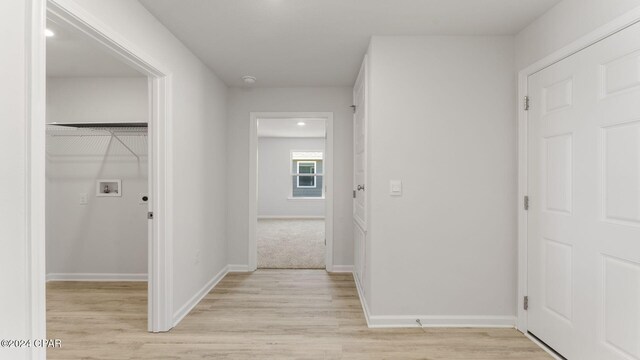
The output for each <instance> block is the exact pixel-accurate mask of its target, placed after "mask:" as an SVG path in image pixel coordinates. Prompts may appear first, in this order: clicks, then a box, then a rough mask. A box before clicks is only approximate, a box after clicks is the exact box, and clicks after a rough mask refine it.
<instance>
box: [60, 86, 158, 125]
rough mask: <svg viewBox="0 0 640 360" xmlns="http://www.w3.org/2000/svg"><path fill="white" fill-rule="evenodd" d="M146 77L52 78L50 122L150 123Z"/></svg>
mask: <svg viewBox="0 0 640 360" xmlns="http://www.w3.org/2000/svg"><path fill="white" fill-rule="evenodd" d="M147 87H148V80H147V77H146V76H145V77H126V78H123V77H104V78H94V77H71V78H62V77H49V78H47V122H48V123H52V122H89V121H90V122H147V121H148V119H149V118H148V112H149V97H148V91H147Z"/></svg>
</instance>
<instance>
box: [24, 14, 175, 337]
mask: <svg viewBox="0 0 640 360" xmlns="http://www.w3.org/2000/svg"><path fill="white" fill-rule="evenodd" d="M41 16H42V17H41V18H38V17H37V16H36V19H35V22H36V24H37V25H36V26H34V28H35V29H39V31H38V34H40V35H38V36H42V35H41V34H43V33H44V34H45V35H46V36H47V39H49V40H44V37H43V41H42V42H39V41H36V43H37V44H39V46H40V47H39V48H38V49H37V51H35V53H36V55H34V58H33V64H34V65H33V69H32V73H33V79H34V81H33V83H34V84H33V85H32V86H33V87H34V88H35V89H42V91H35V92H34V94H33V95H32V98H31V107H32V108H33V112H34V114H35V115H34V116H33V120H32V124H31V126H32V129H33V130H32V133H33V134H34V139H36V140H34V141H33V142H32V143H31V152H32V153H33V154H34V155H33V157H34V159H37V160H38V161H35V160H34V164H35V165H34V169H35V170H34V172H35V173H38V174H42V175H41V176H38V177H37V178H34V179H33V181H32V191H33V193H34V194H37V195H38V196H34V199H33V201H34V203H38V204H43V205H42V209H39V208H38V209H36V210H37V214H38V215H37V216H36V215H34V216H33V217H34V222H33V227H34V228H35V229H36V230H34V231H37V232H38V233H42V235H43V236H42V237H38V238H37V239H36V240H35V244H36V245H37V246H36V247H37V248H42V249H43V251H42V252H41V253H39V254H37V255H34V257H33V264H32V267H33V269H37V270H34V271H36V272H35V273H37V274H41V275H38V277H37V278H38V284H39V286H42V288H44V282H45V281H46V275H47V273H46V271H47V269H45V257H46V256H47V254H46V250H44V249H45V243H47V245H49V244H50V242H49V235H50V233H49V230H50V226H47V225H50V221H47V224H45V222H44V218H45V216H44V215H45V213H46V210H47V209H45V208H44V204H45V197H47V196H48V195H50V194H51V191H49V193H46V192H39V191H35V190H34V189H40V188H42V189H45V188H47V189H48V190H51V188H50V187H49V186H47V182H49V180H48V179H47V175H51V173H47V171H46V170H45V169H46V168H47V161H49V160H51V159H50V158H49V159H48V158H47V156H51V155H53V156H57V155H60V154H61V153H64V152H65V151H66V152H67V155H68V154H69V153H73V152H74V151H79V150H82V149H81V148H83V146H78V144H77V143H75V142H74V141H72V139H76V140H77V139H78V138H81V136H78V135H91V137H89V136H85V137H87V138H86V139H84V140H82V141H80V142H84V143H85V144H84V145H89V144H90V145H92V146H95V145H96V144H94V143H93V142H95V143H101V142H102V143H104V139H109V140H107V141H106V144H110V146H105V145H104V144H103V148H102V150H106V149H110V150H114V151H116V154H113V153H109V155H121V154H125V153H126V154H127V155H126V156H134V157H135V156H137V158H136V160H135V163H136V171H138V174H139V175H140V177H139V178H138V179H137V180H136V181H134V182H131V183H129V181H123V179H121V178H111V177H110V178H100V179H94V180H95V182H94V183H93V184H92V187H91V189H89V188H86V190H84V191H81V192H77V191H75V190H74V192H73V193H69V194H68V198H66V199H65V200H68V201H69V202H70V203H73V204H74V206H80V207H81V206H85V207H86V206H87V205H89V202H91V201H97V200H96V199H97V198H98V197H104V198H107V197H111V200H112V201H114V200H116V199H115V198H117V197H120V198H122V197H124V194H129V193H128V192H127V189H129V191H131V195H133V196H132V197H131V199H128V200H127V201H132V202H135V205H136V210H137V211H140V212H141V213H142V215H143V221H144V225H142V226H137V229H138V230H137V232H138V234H141V233H143V235H142V237H143V239H142V240H141V241H140V243H139V244H137V246H138V253H140V254H138V256H137V257H136V259H137V261H138V264H136V265H135V266H136V267H135V271H134V272H132V273H127V275H125V276H123V277H122V278H121V279H119V280H142V281H144V282H145V287H146V288H147V299H146V301H145V303H144V307H145V308H146V319H147V322H146V326H145V325H143V326H142V328H143V329H144V328H146V329H147V330H148V331H151V332H161V331H168V330H170V329H171V328H172V327H173V313H172V306H171V299H172V294H171V288H172V281H171V280H172V279H171V276H170V274H171V259H172V258H171V249H172V244H171V239H172V238H171V236H169V235H170V233H167V231H165V229H167V228H170V226H171V200H172V191H171V188H170V186H168V185H170V184H167V182H166V176H167V175H170V171H171V161H170V160H171V158H170V156H169V154H170V153H171V143H170V142H169V141H168V139H167V135H166V134H167V132H166V128H167V124H168V123H169V113H168V112H167V109H168V101H169V97H168V96H167V89H168V83H169V81H170V77H169V76H167V75H166V74H168V72H167V71H166V70H162V67H160V66H158V65H157V61H156V60H155V59H152V58H149V57H148V56H146V55H145V54H142V53H140V52H139V51H138V50H137V49H135V48H134V47H133V46H132V45H131V44H126V43H123V40H122V39H120V38H119V35H118V34H115V33H113V31H112V30H111V29H109V28H106V27H104V26H103V25H102V24H100V23H96V22H95V20H94V19H92V18H91V17H90V16H88V15H86V14H85V13H83V11H82V8H80V7H77V6H76V5H74V4H73V3H69V4H65V5H60V4H58V3H55V2H53V1H47V2H46V12H45V11H43V12H42V13H41ZM47 26H51V27H59V29H58V34H56V31H55V30H53V29H48V31H46V27H47ZM63 34H68V35H70V36H72V37H74V38H75V40H73V41H69V42H67V41H64V40H61V38H60V37H58V38H57V39H56V35H58V36H61V35H63ZM34 36H35V35H34ZM54 39H55V40H61V41H60V42H59V44H58V46H57V50H58V53H59V54H64V53H65V52H67V53H70V54H71V55H72V57H73V56H74V51H81V50H82V48H83V47H79V46H77V45H78V39H80V43H84V44H85V45H89V47H91V49H92V50H91V51H89V56H92V57H93V60H92V61H89V62H85V63H84V65H83V64H81V63H80V62H77V61H76V60H78V59H80V58H81V56H80V57H73V59H74V60H73V61H70V62H68V63H66V64H65V63H64V62H61V63H60V64H59V65H60V67H59V68H58V70H59V71H61V72H65V71H68V72H70V73H73V72H74V71H77V72H82V71H90V70H91V68H92V65H95V66H97V67H100V66H106V63H110V64H112V65H113V64H115V63H118V64H119V65H120V67H119V69H120V70H122V69H123V68H127V67H128V70H127V71H129V72H132V73H133V74H135V76H132V77H137V78H139V80H140V81H142V83H141V84H138V85H139V87H140V88H143V89H144V92H145V93H144V95H142V97H136V99H137V101H136V102H135V103H136V106H133V107H136V108H137V109H143V110H141V112H142V113H144V114H143V115H142V116H140V113H137V115H136V116H135V117H133V118H128V119H123V120H122V121H121V122H122V123H123V124H114V123H116V121H114V119H115V118H117V116H115V115H114V114H105V113H104V112H98V111H96V112H95V113H96V114H98V113H101V115H102V116H106V118H103V119H98V118H93V119H92V121H88V120H87V118H86V116H83V117H84V118H76V119H71V118H72V117H73V114H71V115H69V116H64V115H63V116H62V117H61V118H59V120H51V119H53V118H54V117H55V116H56V114H57V115H60V114H64V111H61V112H60V113H56V112H57V111H58V110H61V108H56V107H55V106H47V107H45V103H46V101H47V100H51V98H50V99H47V97H46V95H45V94H46V93H45V91H44V88H45V84H46V79H47V75H53V73H50V74H47V64H46V60H45V59H46V58H47V57H46V56H45V53H46V52H47V51H46V49H47V47H48V46H47V45H48V44H45V41H47V42H49V43H51V42H52V41H54ZM49 46H50V50H52V51H56V50H54V47H55V46H54V45H49ZM48 55H50V56H51V58H50V60H53V61H55V56H54V55H53V53H52V52H51V51H50V52H49V54H48ZM76 55H77V54H76ZM89 63H90V64H89ZM105 68H108V66H106V67H105ZM120 70H116V72H117V71H120ZM103 75H107V76H104V77H105V78H108V77H109V76H108V75H109V74H108V72H107V73H106V74H103ZM111 75H113V74H111ZM129 75H131V74H129ZM68 77H73V76H68ZM75 77H76V78H78V79H79V80H78V82H82V81H84V80H86V82H90V81H89V80H88V79H83V78H85V77H84V76H82V75H81V74H79V73H78V76H75ZM125 77H126V76H125ZM59 78H64V76H61V77H59ZM87 78H88V77H87ZM76 80H77V79H76ZM73 81H75V80H70V82H73ZM62 82H64V81H62ZM125 82H126V81H125ZM49 85H51V84H49ZM58 85H60V84H58ZM64 87H65V86H62V85H61V88H64ZM71 88H73V90H70V93H69V95H68V96H67V95H64V92H57V94H58V95H61V94H62V95H63V96H61V98H62V99H64V98H66V99H67V100H78V98H79V97H81V96H83V95H78V94H76V95H78V97H74V96H73V95H71V94H72V93H73V92H76V93H79V88H78V87H75V86H73V87H71ZM91 88H93V86H87V89H91ZM96 88H97V89H98V90H104V88H103V87H100V86H98V87H96ZM80 92H81V91H80ZM90 93H92V92H89V91H88V92H87V93H86V94H84V95H86V96H90ZM51 94H54V92H50V95H51ZM109 94H110V95H109ZM101 96H105V97H107V98H109V97H110V96H114V98H117V97H118V96H120V97H123V96H122V94H115V93H114V92H108V91H107V92H106V95H105V94H102V95H99V96H97V98H100V97H101ZM77 105H78V108H82V106H85V108H84V109H83V111H84V113H85V115H86V114H91V109H90V108H89V107H88V106H87V103H83V102H82V101H78V102H77ZM129 105H131V104H129ZM138 106H139V107H138ZM45 109H46V110H45ZM118 110H119V109H117V110H116V111H118ZM129 110H131V109H129ZM81 112H82V111H81ZM45 113H46V115H45ZM72 113H73V112H72ZM76 115H77V114H76ZM70 119H71V120H70ZM49 120H51V121H49ZM53 121H55V122H59V123H62V124H66V123H74V126H66V127H65V126H60V125H61V124H58V125H49V124H48V122H53ZM86 122H92V123H91V124H88V125H86V124H85V125H81V124H82V123H86ZM97 123H101V125H103V126H97V125H98V124H97ZM134 123H135V124H134ZM67 125H69V124H67ZM116 125H122V126H116ZM54 135H58V136H54ZM60 135H64V136H60ZM52 138H56V145H55V146H53V148H47V147H48V144H47V142H49V141H48V140H50V139H52ZM59 138H64V140H62V141H58V140H60V139H59ZM88 138H92V141H93V142H92V141H89V139H88ZM100 138H101V139H103V140H98V139H100ZM70 143H74V144H75V145H74V146H75V149H73V148H74V146H67V145H68V144H70ZM98 147H99V146H98ZM95 149H96V148H95V147H94V150H95ZM47 153H49V155H47ZM98 153H99V151H98ZM105 154H106V152H104V151H103V153H102V158H103V160H104V157H105ZM134 154H135V155H134ZM76 155H77V153H76ZM95 155H96V153H94V154H93V156H94V158H93V159H92V160H96V159H95ZM39 157H41V160H40V159H38V158H39ZM88 158H91V155H89V156H88V157H87V159H88ZM144 158H146V159H144ZM58 160H59V159H58ZM145 162H146V164H145ZM67 165H68V164H66V165H65V166H67ZM69 169H71V166H67V169H66V170H69ZM36 170H37V171H36ZM66 170H65V171H66ZM71 173H72V174H73V173H74V171H71ZM98 180H99V181H100V182H101V185H102V186H100V183H99V182H98ZM136 182H137V184H136V185H134V183H136ZM127 183H129V185H126V184H127ZM130 185H131V186H130ZM136 189H138V190H136ZM116 190H117V192H116ZM101 192H102V194H101V195H100V196H98V194H100V193H101ZM85 194H86V197H85ZM117 194H122V196H117ZM105 195H106V196H105ZM100 200H105V199H100ZM85 202H86V204H85ZM112 205H113V204H112ZM49 211H58V209H55V208H54V209H51V207H50V208H49ZM39 214H41V215H39ZM39 219H43V220H42V221H39ZM52 219H53V218H52ZM35 220H38V221H35ZM82 224H84V225H87V224H86V223H84V222H82ZM56 225H57V223H56ZM138 225H140V224H138ZM142 228H144V229H142ZM114 229H117V228H116V227H113V228H111V231H114ZM145 230H146V231H145ZM116 231H117V230H116ZM145 232H146V234H144V233H145ZM45 237H46V238H47V241H46V242H45ZM138 237H140V236H138ZM102 245H104V244H102ZM140 249H142V251H139V250H140ZM58 250H62V251H64V250H71V251H78V250H79V249H78V248H73V247H67V248H65V249H58ZM142 253H143V254H142ZM141 254H142V255H141ZM100 260H104V259H100ZM85 261H86V259H85ZM140 263H142V265H143V267H144V268H143V269H142V273H139V272H138V271H139V269H141V267H140V266H141V264H140ZM84 265H86V264H84ZM103 265H104V264H103ZM74 266H75V265H74ZM72 269H73V268H72ZM77 269H81V267H80V265H78V267H77ZM103 270H104V269H102V270H101V272H100V273H101V274H108V275H103V276H102V280H105V279H110V278H112V275H113V274H111V273H107V272H105V271H103ZM75 271H76V270H75V269H74V270H73V271H70V272H63V273H56V274H58V275H54V276H50V277H49V279H51V280H54V279H55V278H56V277H57V278H58V280H65V279H71V278H76V279H77V278H78V277H77V274H78V273H75V274H74V275H72V276H69V275H68V274H69V273H74V272H75ZM81 271H82V270H81ZM60 274H62V275H60ZM80 274H84V275H81V276H79V278H83V277H84V278H96V277H100V276H97V275H96V274H99V273H84V272H83V273H80ZM36 294H37V300H36V301H35V303H36V304H37V305H38V310H37V313H38V314H40V316H38V317H37V319H35V322H36V323H37V326H36V327H37V328H38V329H44V328H45V323H46V318H45V315H46V312H45V304H46V299H45V293H44V292H37V293H36ZM42 336H43V337H44V334H42Z"/></svg>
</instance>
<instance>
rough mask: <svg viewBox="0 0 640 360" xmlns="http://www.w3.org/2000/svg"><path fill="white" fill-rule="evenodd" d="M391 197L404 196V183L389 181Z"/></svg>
mask: <svg viewBox="0 0 640 360" xmlns="http://www.w3.org/2000/svg"><path fill="white" fill-rule="evenodd" d="M389 195H391V196H401V195H402V181H401V180H391V181H389Z"/></svg>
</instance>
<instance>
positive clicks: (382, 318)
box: [369, 315, 516, 328]
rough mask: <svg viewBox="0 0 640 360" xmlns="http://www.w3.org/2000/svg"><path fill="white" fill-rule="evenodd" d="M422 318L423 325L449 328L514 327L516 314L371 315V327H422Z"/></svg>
mask: <svg viewBox="0 0 640 360" xmlns="http://www.w3.org/2000/svg"><path fill="white" fill-rule="evenodd" d="M416 319H420V322H421V323H422V327H425V328H430V327H447V328H456V327H464V328H514V327H515V325H516V317H515V316H485V315H370V316H369V327H370V328H409V327H420V325H419V324H418V323H417V322H416Z"/></svg>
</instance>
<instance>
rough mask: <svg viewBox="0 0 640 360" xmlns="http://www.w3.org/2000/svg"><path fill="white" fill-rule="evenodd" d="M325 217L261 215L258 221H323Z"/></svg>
mask: <svg viewBox="0 0 640 360" xmlns="http://www.w3.org/2000/svg"><path fill="white" fill-rule="evenodd" d="M324 218H325V217H324V216H323V215H320V216H315V215H259V216H258V220H279V219H282V220H285V219H291V220H316V219H318V220H321V219H324Z"/></svg>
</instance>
